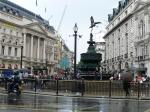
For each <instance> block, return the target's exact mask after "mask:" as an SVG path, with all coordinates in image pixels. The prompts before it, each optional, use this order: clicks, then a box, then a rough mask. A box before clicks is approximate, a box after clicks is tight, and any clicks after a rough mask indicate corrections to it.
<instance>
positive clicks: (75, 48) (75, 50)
mask: <svg viewBox="0 0 150 112" xmlns="http://www.w3.org/2000/svg"><path fill="white" fill-rule="evenodd" d="M73 31H74V78H75V79H76V74H77V68H76V54H77V32H78V26H77V23H75V26H74V27H73Z"/></svg>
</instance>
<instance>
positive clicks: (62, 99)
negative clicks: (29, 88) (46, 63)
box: [0, 93, 150, 112]
mask: <svg viewBox="0 0 150 112" xmlns="http://www.w3.org/2000/svg"><path fill="white" fill-rule="evenodd" d="M0 112H150V100H136V99H109V98H90V97H66V96H51V95H44V94H29V93H23V94H22V95H21V96H19V97H18V96H15V95H8V94H6V93H0Z"/></svg>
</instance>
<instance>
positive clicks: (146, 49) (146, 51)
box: [145, 45, 148, 55]
mask: <svg viewBox="0 0 150 112" xmlns="http://www.w3.org/2000/svg"><path fill="white" fill-rule="evenodd" d="M145 55H148V46H147V45H146V46H145Z"/></svg>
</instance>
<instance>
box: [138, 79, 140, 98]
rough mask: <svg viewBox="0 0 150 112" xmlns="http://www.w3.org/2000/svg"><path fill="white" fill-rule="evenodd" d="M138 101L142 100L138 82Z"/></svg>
mask: <svg viewBox="0 0 150 112" xmlns="http://www.w3.org/2000/svg"><path fill="white" fill-rule="evenodd" d="M138 99H140V83H139V82H138Z"/></svg>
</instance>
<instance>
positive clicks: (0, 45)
mask: <svg viewBox="0 0 150 112" xmlns="http://www.w3.org/2000/svg"><path fill="white" fill-rule="evenodd" d="M0 55H2V44H0Z"/></svg>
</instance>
